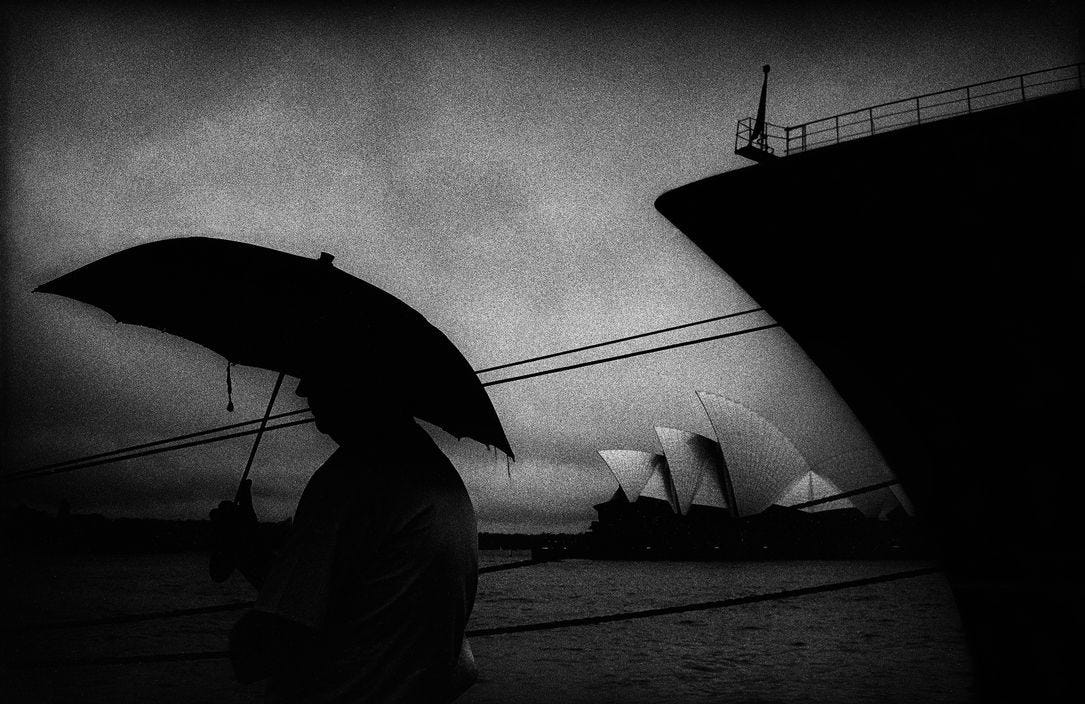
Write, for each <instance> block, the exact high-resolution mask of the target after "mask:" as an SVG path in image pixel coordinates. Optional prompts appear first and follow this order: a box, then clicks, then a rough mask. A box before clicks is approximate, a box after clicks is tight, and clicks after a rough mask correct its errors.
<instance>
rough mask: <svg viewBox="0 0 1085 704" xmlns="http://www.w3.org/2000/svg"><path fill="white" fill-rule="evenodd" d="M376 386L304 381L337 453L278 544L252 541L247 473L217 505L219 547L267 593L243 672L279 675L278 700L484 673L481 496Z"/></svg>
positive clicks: (239, 644)
mask: <svg viewBox="0 0 1085 704" xmlns="http://www.w3.org/2000/svg"><path fill="white" fill-rule="evenodd" d="M328 366H329V367H334V366H338V365H328ZM340 368H342V367H340ZM377 374H378V375H379V372H377ZM374 390H375V386H374V385H373V383H371V382H367V381H362V380H360V379H358V378H354V379H353V380H352V379H344V378H342V377H338V376H336V375H334V374H332V373H330V372H326V371H325V370H323V369H322V368H321V366H320V365H319V364H315V365H313V368H312V370H311V371H310V373H308V374H307V375H305V376H304V377H303V379H302V382H301V383H300V384H299V385H298V390H297V394H298V395H299V396H302V397H307V398H308V400H309V405H310V408H311V409H312V412H313V415H314V417H315V419H316V426H317V428H318V429H319V430H320V431H321V432H323V433H326V434H327V435H329V436H331V437H332V439H333V440H335V442H336V443H338V445H339V449H338V450H337V451H336V452H335V453H334V454H333V455H332V456H331V457H330V458H329V459H328V460H327V461H326V462H325V463H324V465H323V466H321V467H320V469H318V470H317V471H316V472H315V473H314V474H313V476H312V478H311V479H310V480H309V483H308V485H307V486H306V488H305V491H304V493H303V494H302V497H301V501H300V502H299V504H298V508H297V511H296V513H295V516H294V522H293V526H292V529H291V534H290V537H289V539H288V541H287V543H286V545H285V547H284V548H283V549H282V550H281V551H280V552H279V553H278V554H274V555H273V554H271V553H270V552H269V551H268V550H267V549H265V548H263V547H262V546H260V545H259V544H258V541H256V540H255V539H254V538H255V526H256V515H255V513H254V511H253V509H252V498H251V495H250V493H249V486H248V483H247V482H246V484H245V485H244V486H243V487H242V490H241V493H240V500H239V502H238V503H237V504H236V505H235V504H233V503H230V502H223V503H222V504H221V505H220V507H219V508H218V509H216V510H215V511H213V512H212V518H213V519H214V521H215V524H216V527H217V529H218V533H219V534H220V535H222V536H225V537H224V538H222V541H223V543H222V544H221V547H222V549H223V550H224V552H226V553H229V552H231V551H232V552H235V553H236V558H234V559H235V560H236V564H237V567H238V569H239V570H240V571H241V572H242V574H244V575H245V577H246V578H247V579H248V580H249V581H250V582H251V583H252V584H253V585H254V586H255V587H256V588H257V589H259V592H260V593H259V597H258V598H257V600H256V604H255V607H254V608H253V610H252V611H250V612H248V613H247V614H246V615H245V616H244V617H242V618H241V620H240V621H239V622H238V623H237V625H236V626H235V627H234V629H233V632H232V633H231V636H230V652H231V655H232V660H233V665H234V671H235V673H236V674H237V677H238V679H240V680H241V681H243V682H252V681H256V680H259V679H263V678H268V680H269V682H268V701H269V702H325V701H336V702H427V703H429V702H447V701H451V700H452V699H453V698H455V697H456V696H458V695H459V694H460V693H461V692H463V691H464V690H465V689H466V688H467V687H469V686H470V684H471V683H472V682H473V681H474V679H475V676H476V671H475V670H474V661H473V659H472V658H471V653H470V648H469V646H468V645H467V641H466V640H465V639H464V628H465V626H466V623H467V619H468V616H469V615H470V613H471V608H472V606H473V604H474V599H475V588H476V582H477V574H478V552H477V540H478V533H477V524H476V522H475V514H474V510H473V508H472V506H471V500H470V498H469V496H468V494H467V491H466V489H465V488H464V486H463V482H462V481H461V480H460V477H459V475H458V474H457V472H456V470H455V469H454V468H453V467H452V465H451V463H450V462H449V461H448V459H447V458H446V457H445V456H444V454H442V453H441V451H440V450H439V449H438V448H437V446H436V445H435V444H434V442H433V440H432V439H431V438H430V437H429V435H427V434H426V432H425V431H424V430H422V428H420V427H419V426H418V425H417V424H416V423H415V422H414V420H413V418H411V416H410V415H409V414H408V413H407V412H406V411H405V410H404V409H403V408H401V407H400V406H399V404H396V403H394V402H392V401H390V400H389V395H388V394H387V393H385V392H380V393H376V394H374V393H373V392H374ZM374 395H375V396H376V398H374Z"/></svg>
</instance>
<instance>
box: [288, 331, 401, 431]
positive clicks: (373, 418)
mask: <svg viewBox="0 0 1085 704" xmlns="http://www.w3.org/2000/svg"><path fill="white" fill-rule="evenodd" d="M299 342H301V344H303V345H304V348H305V350H306V353H305V361H304V364H303V369H302V372H301V383H299V384H298V388H297V391H296V393H297V395H298V396H301V397H302V398H305V399H308V401H309V408H310V409H311V410H312V412H313V416H314V417H315V419H316V426H317V429H318V430H320V431H321V432H322V433H325V434H327V435H330V436H331V437H332V439H333V440H335V441H336V442H337V443H339V444H340V445H345V444H349V443H352V442H355V441H357V440H358V439H359V438H362V437H365V438H371V437H372V435H373V434H374V433H380V432H383V430H384V429H388V428H390V427H392V426H396V425H400V424H402V423H403V422H405V421H406V422H409V421H410V420H411V414H410V413H409V412H408V410H407V408H408V402H407V399H406V396H407V394H406V392H405V390H404V389H403V377H404V372H403V370H402V369H400V368H399V365H398V364H397V360H396V359H393V358H391V357H390V355H389V354H387V353H385V352H384V351H383V350H382V349H381V347H380V342H381V340H380V338H379V337H378V336H376V335H375V334H373V333H372V331H371V329H370V328H369V326H367V325H364V324H359V325H356V326H354V327H352V328H345V327H340V326H334V327H323V326H322V325H321V324H317V325H316V326H314V332H313V334H312V335H311V336H310V337H307V338H306V339H305V340H302V341H299Z"/></svg>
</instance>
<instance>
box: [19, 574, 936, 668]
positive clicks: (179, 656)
mask: <svg viewBox="0 0 1085 704" xmlns="http://www.w3.org/2000/svg"><path fill="white" fill-rule="evenodd" d="M512 564H516V563H512ZM937 572H941V568H940V567H936V566H932V567H923V568H920V569H914V570H905V571H901V572H891V573H889V574H882V575H877V576H874V577H864V578H862V579H852V580H848V581H845V582H834V583H832V584H820V585H817V586H813V587H801V588H799V589H784V590H782V591H778V592H772V593H769V594H754V595H751V596H742V597H737V598H733V599H718V600H715V601H703V602H699V603H696V604H684V605H681V606H667V607H664V608H659V609H644V610H641V611H626V612H622V613H616V614H607V615H603V616H587V617H584V618H569V619H560V620H556V621H544V622H541V623H525V624H520V625H517V626H505V627H500V628H477V629H473V630H468V631H467V632H466V634H465V635H467V636H468V637H471V638H485V637H488V636H496V635H506V634H510V633H526V632H529V631H548V630H553V629H557V628H574V627H578V626H595V625H599V624H602V623H613V622H616V621H632V620H635V619H642V618H651V617H655V616H669V615H673V614H682V613H688V612H691V611H705V610H709V609H722V608H727V607H732V606H742V605H745V604H755V603H758V602H763V601H776V600H779V599H791V598H795V597H800V596H808V595H810V594H823V593H826V592H833V591H840V590H843V589H854V588H856V587H865V586H869V585H872V584H882V583H885V582H893V581H897V580H901V579H911V578H913V577H922V576H925V575H930V574H935V573H937ZM228 657H230V652H229V651H228V650H211V651H204V652H195V653H161V654H152V655H128V656H122V657H102V658H88V659H79V658H62V659H54V660H37V661H30V662H9V663H7V665H8V666H9V667H11V668H17V669H37V668H50V667H89V666H107V665H135V664H149V663H162V662H185V661H193V660H215V659H221V658H228Z"/></svg>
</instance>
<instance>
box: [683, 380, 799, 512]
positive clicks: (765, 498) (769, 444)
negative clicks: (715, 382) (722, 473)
mask: <svg viewBox="0 0 1085 704" xmlns="http://www.w3.org/2000/svg"><path fill="white" fill-rule="evenodd" d="M697 397H698V398H699V399H700V400H701V405H703V406H704V409H705V413H707V414H708V419H709V421H710V422H711V423H712V429H713V431H715V433H716V438H717V439H718V440H719V443H720V447H721V448H722V449H723V456H724V460H725V461H726V463H727V468H728V473H729V475H730V478H731V486H732V488H733V490H734V498H735V507H734V511H735V513H736V515H738V516H749V515H752V514H755V513H760V512H762V511H764V510H765V509H766V508H768V507H769V506H771V505H772V504H773V503H775V501H776V499H777V497H779V496H780V495H781V494H783V493H784V492H785V491H786V490H787V488H788V487H789V486H790V485H791V484H792V483H793V482H794V481H796V480H797V479H799V478H800V477H802V476H803V475H805V474H806V473H807V472H808V471H810V467H809V465H808V463H807V462H806V458H804V457H803V456H802V453H801V452H799V451H798V449H796V448H795V446H794V445H793V444H792V443H791V441H790V440H789V439H788V438H787V436H786V435H784V434H783V433H782V432H781V431H780V430H779V429H778V428H777V427H776V426H775V425H773V424H772V423H770V422H769V421H768V420H767V419H766V418H764V417H763V416H761V415H760V414H758V413H755V412H754V411H751V410H750V409H748V408H746V407H745V406H743V405H742V404H741V403H739V402H738V401H734V400H732V399H729V398H727V397H726V396H721V395H719V394H714V393H710V392H707V391H698V392H697Z"/></svg>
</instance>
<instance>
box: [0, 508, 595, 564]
mask: <svg viewBox="0 0 1085 704" xmlns="http://www.w3.org/2000/svg"><path fill="white" fill-rule="evenodd" d="M290 525H291V521H290V519H287V520H285V521H279V522H274V523H271V522H268V523H260V524H259V528H258V530H259V532H260V534H261V536H262V537H263V538H264V539H265V540H267V541H268V542H269V543H271V544H276V543H278V542H281V541H282V540H283V539H285V537H286V534H287V533H288V531H289V530H290ZM585 536H586V534H583V533H581V534H572V533H492V532H480V533H479V549H481V550H532V549H536V548H544V547H548V548H570V547H575V546H577V545H579V544H580V543H581V542H582V541H583V540H584V539H585ZM210 548H211V521H210V520H206V519H204V520H199V519H162V518H107V517H106V516H103V515H101V514H96V513H93V514H76V513H69V512H67V511H66V510H64V508H63V507H62V508H61V510H59V511H57V512H56V513H49V512H46V511H42V510H39V509H33V508H28V507H26V506H19V507H16V508H7V509H4V510H2V511H0V553H2V554H5V555H6V554H155V553H180V552H208V551H209V550H210Z"/></svg>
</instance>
